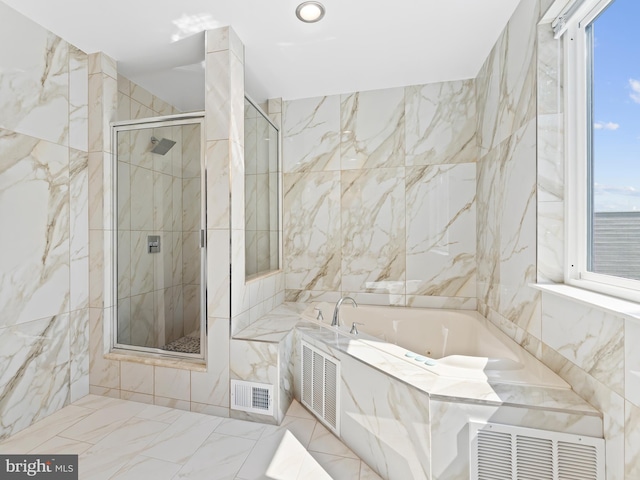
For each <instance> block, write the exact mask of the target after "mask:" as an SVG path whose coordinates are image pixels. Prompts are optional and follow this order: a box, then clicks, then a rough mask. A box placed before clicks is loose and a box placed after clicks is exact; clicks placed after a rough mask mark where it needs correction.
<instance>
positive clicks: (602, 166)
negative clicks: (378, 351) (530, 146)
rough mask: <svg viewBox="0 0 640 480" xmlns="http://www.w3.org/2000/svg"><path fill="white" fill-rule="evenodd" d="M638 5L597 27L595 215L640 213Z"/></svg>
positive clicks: (626, 6) (617, 8) (609, 15)
mask: <svg viewBox="0 0 640 480" xmlns="http://www.w3.org/2000/svg"><path fill="white" fill-rule="evenodd" d="M639 21H640V1H638V0H614V2H613V3H612V4H611V5H610V6H609V8H607V9H606V10H605V11H604V12H603V13H602V14H601V15H600V16H599V17H598V18H597V19H596V20H595V22H594V34H595V42H594V44H595V47H594V150H595V166H594V183H595V209H596V211H631V210H638V211H640V22H639Z"/></svg>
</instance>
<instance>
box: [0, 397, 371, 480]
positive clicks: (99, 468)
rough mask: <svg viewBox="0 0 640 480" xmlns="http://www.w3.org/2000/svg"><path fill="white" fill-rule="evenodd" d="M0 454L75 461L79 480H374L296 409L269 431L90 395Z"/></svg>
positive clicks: (33, 428) (2, 447)
mask: <svg viewBox="0 0 640 480" xmlns="http://www.w3.org/2000/svg"><path fill="white" fill-rule="evenodd" d="M0 453H18V454H25V453H42V454H49V453H59V454H64V453H72V454H79V455H80V460H79V462H80V463H79V472H80V479H81V480H85V479H86V480H98V479H118V480H125V479H126V480H146V479H149V480H152V479H153V480H164V479H166V480H169V479H176V480H177V479H193V480H199V479H203V480H205V479H206V480H220V479H229V480H233V479H243V480H251V479H278V480H287V479H292V480H293V479H305V480H311V479H313V480H315V479H344V480H365V479H366V480H369V479H379V478H380V477H379V476H378V475H376V474H375V473H374V472H373V471H372V470H371V469H370V468H369V467H368V466H367V465H366V464H365V463H364V462H362V461H360V459H359V458H358V457H357V456H356V455H355V454H354V453H353V452H352V451H351V450H349V449H348V448H347V447H346V446H345V445H343V444H342V442H340V441H339V440H338V439H337V438H336V437H334V436H333V435H332V434H331V433H330V432H329V431H328V430H327V429H326V428H324V426H322V425H321V424H320V423H318V422H317V421H315V419H314V418H313V417H312V416H311V415H310V414H309V413H308V412H307V411H306V410H305V409H304V408H303V407H302V406H301V405H300V404H299V403H297V402H295V401H294V403H293V404H292V406H291V408H290V409H289V412H287V416H286V417H285V420H284V421H283V423H282V425H281V426H280V427H275V426H273V425H264V424H259V423H251V422H244V421H240V420H233V419H226V418H220V417H213V416H210V415H203V414H200V413H193V412H185V411H182V410H176V409H172V408H166V407H160V406H155V405H146V404H143V403H135V402H129V401H126V400H118V399H113V398H108V397H100V396H96V395H88V396H86V397H84V398H82V399H81V400H79V401H77V402H76V403H74V404H72V405H69V406H67V407H65V408H63V409H62V410H60V411H58V412H56V413H54V414H53V415H51V416H49V417H47V418H45V419H43V420H41V421H39V422H37V423H35V424H34V425H32V426H31V427H29V428H27V429H26V430H24V431H22V432H20V433H18V434H17V435H15V436H13V437H11V438H9V439H7V440H5V441H4V442H2V443H0Z"/></svg>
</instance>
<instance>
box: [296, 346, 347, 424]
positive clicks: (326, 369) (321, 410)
mask: <svg viewBox="0 0 640 480" xmlns="http://www.w3.org/2000/svg"><path fill="white" fill-rule="evenodd" d="M339 387H340V362H339V361H338V360H336V359H335V358H333V357H329V356H327V355H326V354H325V353H323V352H321V351H320V350H318V349H316V348H314V347H312V346H311V345H309V344H308V343H306V342H302V388H301V391H302V404H303V405H305V406H306V407H307V408H309V409H310V410H311V411H312V412H313V413H315V415H316V416H317V417H318V419H319V420H320V421H321V422H322V423H324V424H325V425H326V426H327V427H329V428H330V429H331V430H332V431H333V432H334V433H335V434H336V435H340V391H339Z"/></svg>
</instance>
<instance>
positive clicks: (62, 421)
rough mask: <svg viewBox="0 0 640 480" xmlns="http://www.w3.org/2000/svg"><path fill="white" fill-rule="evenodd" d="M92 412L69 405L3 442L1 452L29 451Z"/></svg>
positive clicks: (0, 444) (0, 447)
mask: <svg viewBox="0 0 640 480" xmlns="http://www.w3.org/2000/svg"><path fill="white" fill-rule="evenodd" d="M92 413H93V410H90V409H88V408H84V407H79V406H77V405H69V406H67V407H65V408H63V409H62V410H58V411H57V412H55V413H53V414H51V415H49V416H48V417H46V418H44V419H42V420H40V421H39V422H36V423H34V424H33V425H31V426H30V427H28V428H26V429H24V430H23V431H21V432H20V433H18V434H16V435H14V436H12V437H11V438H9V439H8V440H4V441H3V442H1V443H0V453H5V454H10V453H15V454H19V453H25V452H29V451H31V450H33V449H34V448H36V447H38V446H39V445H41V444H42V443H44V442H46V441H48V440H50V439H52V438H53V437H55V436H56V435H58V434H59V433H60V432H62V431H63V430H66V429H67V428H69V427H71V426H72V425H74V424H75V423H78V422H79V421H81V420H82V419H83V418H86V417H87V416H89V415H90V414H92Z"/></svg>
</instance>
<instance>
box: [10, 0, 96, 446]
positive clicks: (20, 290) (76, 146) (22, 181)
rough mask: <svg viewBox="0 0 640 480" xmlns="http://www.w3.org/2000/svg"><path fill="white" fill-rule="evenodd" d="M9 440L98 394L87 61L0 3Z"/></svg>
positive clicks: (62, 42)
mask: <svg viewBox="0 0 640 480" xmlns="http://www.w3.org/2000/svg"><path fill="white" fill-rule="evenodd" d="M0 45H2V47H0V65H2V74H1V75H0V91H2V96H1V97H0V223H1V224H2V229H3V232H4V233H3V234H1V235H0V252H2V253H0V312H1V313H0V339H1V340H0V358H1V359H2V365H3V368H2V372H1V373H0V418H1V419H2V422H0V438H4V437H7V436H9V435H11V434H14V433H16V432H18V431H20V430H22V429H24V428H26V427H28V426H29V425H30V424H31V423H33V422H35V421H37V420H39V419H42V418H44V417H46V416H48V415H50V414H51V413H53V412H55V411H56V410H59V409H60V408H62V407H63V406H65V405H67V404H68V403H70V402H73V401H75V400H77V399H79V398H80V397H82V396H84V395H86V394H87V393H88V392H89V344H88V343H89V321H88V320H89V310H88V307H89V285H88V277H89V211H88V208H87V198H88V184H89V165H88V164H89V162H88V155H87V150H88V144H87V128H88V127H87V125H88V68H89V65H88V57H87V55H86V54H85V53H84V52H82V51H80V50H78V49H77V48H76V47H74V46H73V45H71V44H69V43H68V42H66V41H65V40H63V39H61V38H60V37H57V36H56V35H54V34H52V33H51V32H49V31H47V30H45V29H44V28H42V27H40V26H39V25H37V24H36V23H34V22H32V21H31V20H29V19H27V18H26V17H24V16H22V15H21V14H19V13H18V12H16V11H14V10H13V9H11V8H9V7H8V6H7V5H5V4H4V3H0Z"/></svg>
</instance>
